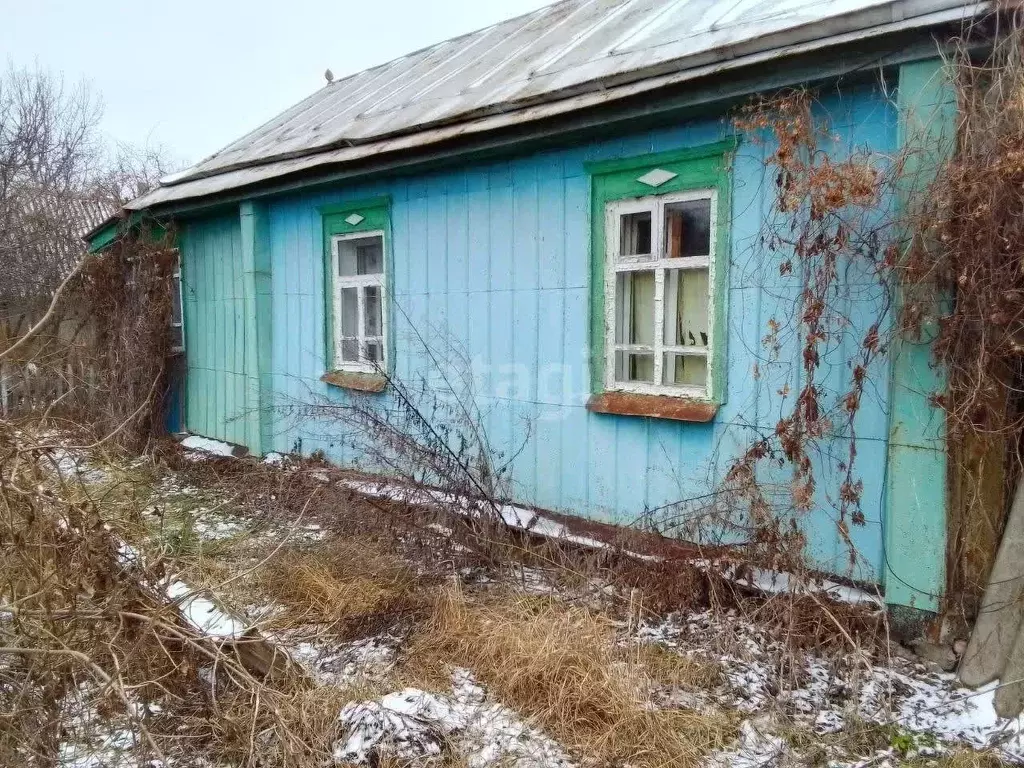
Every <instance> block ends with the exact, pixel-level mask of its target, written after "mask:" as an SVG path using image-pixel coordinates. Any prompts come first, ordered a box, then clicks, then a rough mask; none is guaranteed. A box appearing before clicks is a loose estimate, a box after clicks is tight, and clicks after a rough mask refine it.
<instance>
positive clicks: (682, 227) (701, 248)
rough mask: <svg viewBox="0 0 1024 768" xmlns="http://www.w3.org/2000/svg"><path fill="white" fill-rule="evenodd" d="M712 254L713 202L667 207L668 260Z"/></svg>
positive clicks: (666, 237)
mask: <svg viewBox="0 0 1024 768" xmlns="http://www.w3.org/2000/svg"><path fill="white" fill-rule="evenodd" d="M710 253H711V200H709V199H706V198H705V199H704V200H688V201H686V202H685V203H669V204H668V205H666V206H665V257H666V258H669V259H676V258H680V257H683V256H708V255H710Z"/></svg>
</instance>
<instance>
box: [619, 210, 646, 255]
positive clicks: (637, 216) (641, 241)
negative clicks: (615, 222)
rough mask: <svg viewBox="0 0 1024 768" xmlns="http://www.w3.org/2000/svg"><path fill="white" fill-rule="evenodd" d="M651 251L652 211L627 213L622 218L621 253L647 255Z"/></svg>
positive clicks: (620, 233) (620, 229) (620, 226)
mask: <svg viewBox="0 0 1024 768" xmlns="http://www.w3.org/2000/svg"><path fill="white" fill-rule="evenodd" d="M650 253H651V213H650V211H643V212H641V213H627V214H625V215H624V216H623V217H622V218H621V219H620V225H619V255H620V256H647V255H649V254H650Z"/></svg>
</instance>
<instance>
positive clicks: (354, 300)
mask: <svg viewBox="0 0 1024 768" xmlns="http://www.w3.org/2000/svg"><path fill="white" fill-rule="evenodd" d="M331 250H332V256H331V260H332V270H331V271H332V274H333V284H334V334H333V336H334V369H335V370H339V371H364V372H374V371H379V370H380V369H382V368H383V367H384V361H385V360H386V359H387V345H386V336H387V334H386V327H385V318H386V312H385V307H384V296H385V292H384V285H385V282H384V264H385V259H384V233H383V232H358V233H353V234H349V235H337V236H335V237H333V238H332V240H331Z"/></svg>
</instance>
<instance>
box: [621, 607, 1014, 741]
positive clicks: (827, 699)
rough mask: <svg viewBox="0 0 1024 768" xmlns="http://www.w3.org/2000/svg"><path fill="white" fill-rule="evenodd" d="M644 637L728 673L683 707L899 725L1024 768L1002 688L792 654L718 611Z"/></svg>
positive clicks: (901, 665) (813, 721)
mask: <svg viewBox="0 0 1024 768" xmlns="http://www.w3.org/2000/svg"><path fill="white" fill-rule="evenodd" d="M636 639H637V640H639V641H641V642H657V643H660V644H663V645H665V646H666V647H668V648H672V649H675V650H677V651H678V652H680V653H682V654H684V655H686V656H690V657H692V658H695V659H700V660H711V661H714V662H716V663H717V664H718V665H719V666H720V667H721V669H722V671H723V674H724V678H725V682H724V684H723V685H722V686H720V687H719V688H717V689H713V690H696V691H687V692H684V693H685V699H686V700H685V702H684V701H682V700H676V701H675V703H677V704H684V703H685V704H686V705H687V706H694V707H695V708H701V707H718V708H721V707H725V708H731V709H735V710H738V711H740V712H743V713H746V714H748V715H749V716H758V715H761V714H764V713H768V712H781V713H782V714H783V715H784V716H786V717H788V718H791V719H792V720H793V721H794V722H795V723H797V724H799V725H802V726H805V727H808V728H810V729H811V730H812V731H814V732H815V733H818V734H827V733H835V732H838V731H841V730H843V729H844V728H845V727H846V726H847V724H852V723H853V722H854V721H865V722H874V723H890V722H891V723H895V724H897V725H898V726H900V727H901V728H903V729H905V730H907V731H911V732H914V733H918V734H929V735H931V736H934V737H935V738H937V739H939V740H941V741H945V742H949V743H958V744H963V745H967V746H971V747H975V748H978V749H985V748H989V747H994V746H997V747H999V748H1000V749H1001V750H1002V751H1003V753H1004V754H1005V755H1006V757H1008V758H1010V759H1014V760H1017V761H1024V736H1022V733H1024V720H1022V719H1021V718H1016V719H1013V720H1003V719H1000V718H999V717H998V716H997V715H996V714H995V710H994V708H993V703H992V700H993V695H994V685H990V686H987V687H986V688H985V689H982V690H981V691H971V690H968V689H966V688H963V687H962V686H961V685H960V684H959V682H958V681H957V680H956V678H955V676H954V675H951V674H947V673H941V672H936V671H933V670H931V669H930V668H928V667H926V666H925V665H924V664H921V663H915V662H911V661H908V660H906V659H902V658H893V659H892V660H891V666H884V665H881V664H877V663H874V662H872V661H871V660H870V658H869V657H867V656H866V655H863V656H862V655H853V654H851V655H850V656H848V657H846V658H842V659H835V658H833V659H826V658H824V657H821V656H819V655H817V654H814V653H810V652H793V651H791V650H788V649H787V648H786V647H785V645H784V642H783V641H782V640H779V639H776V638H773V637H771V635H770V634H769V633H768V632H767V631H766V630H765V629H764V628H761V627H758V626H756V625H754V624H752V623H750V622H749V621H747V620H745V619H743V618H741V617H738V616H736V615H729V614H722V615H718V616H716V615H714V614H712V613H711V612H710V611H705V612H700V613H694V614H689V615H686V616H678V617H673V618H670V619H668V620H666V621H664V622H662V623H660V624H657V625H641V626H640V628H639V629H638V631H637V634H636ZM780 669H785V670H786V671H785V673H782V672H780ZM851 718H852V720H851ZM759 730H763V729H759ZM748 746H749V745H748ZM755 751H756V750H755Z"/></svg>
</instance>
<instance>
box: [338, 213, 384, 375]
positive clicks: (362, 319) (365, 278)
mask: <svg viewBox="0 0 1024 768" xmlns="http://www.w3.org/2000/svg"><path fill="white" fill-rule="evenodd" d="M368 237H379V238H380V239H381V271H380V272H379V273H377V274H374V275H348V276H344V277H343V276H341V275H340V274H339V272H340V269H339V266H340V265H339V260H340V256H341V254H340V247H339V246H340V244H341V243H343V242H345V241H346V240H361V239H363V238H368ZM387 248H388V242H387V238H386V237H385V235H384V231H383V230H379V229H378V230H372V231H365V232H351V233H347V234H344V235H335V236H334V237H332V238H331V280H332V289H333V292H334V296H333V307H334V360H333V370H336V371H352V372H355V373H376V372H377V371H378V366H377V365H375V364H374V363H373V362H370V361H369V360H364V359H359V360H344V359H343V356H342V343H343V337H342V315H341V310H342V299H341V297H342V290H343V289H345V288H355V289H356V333H357V336H356V337H355V341H356V354H357V355H358V356H359V357H360V358H363V357H364V356H365V355H366V350H367V341H368V338H373V339H377V338H378V337H377V336H373V337H367V335H366V289H367V288H374V287H375V288H377V289H378V295H379V297H380V298H379V300H380V313H381V318H380V319H381V323H380V337H379V338H380V348H381V363H380V367H382V368H384V369H385V370H387V367H388V304H387V291H386V290H385V286H386V284H387V268H388V259H387ZM344 338H345V339H351V338H353V337H351V336H346V337H344Z"/></svg>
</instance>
